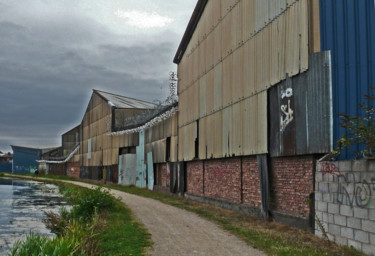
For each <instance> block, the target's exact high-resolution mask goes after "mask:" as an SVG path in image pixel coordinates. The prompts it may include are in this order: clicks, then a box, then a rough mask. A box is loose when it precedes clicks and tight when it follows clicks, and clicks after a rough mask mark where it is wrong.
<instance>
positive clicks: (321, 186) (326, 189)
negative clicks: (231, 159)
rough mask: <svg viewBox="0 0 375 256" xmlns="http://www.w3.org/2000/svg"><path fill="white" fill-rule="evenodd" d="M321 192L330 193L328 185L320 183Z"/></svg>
mask: <svg viewBox="0 0 375 256" xmlns="http://www.w3.org/2000/svg"><path fill="white" fill-rule="evenodd" d="M319 191H321V192H326V193H329V186H328V183H325V182H319Z"/></svg>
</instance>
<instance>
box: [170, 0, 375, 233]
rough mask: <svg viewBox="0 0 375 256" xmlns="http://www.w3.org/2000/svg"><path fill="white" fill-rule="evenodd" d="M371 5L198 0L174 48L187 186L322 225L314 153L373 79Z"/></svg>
mask: <svg viewBox="0 0 375 256" xmlns="http://www.w3.org/2000/svg"><path fill="white" fill-rule="evenodd" d="M373 5H374V2H373V1H370V0H366V1H354V0H348V1H331V0H327V1H326V0H321V1H318V0H277V1H263V0H255V1H247V0H232V1H214V0H199V1H198V3H197V5H196V8H195V10H194V12H193V15H192V18H191V20H190V22H189V24H188V27H187V29H186V32H185V34H184V36H183V38H182V41H181V43H180V46H179V48H178V51H177V53H176V56H175V58H174V62H175V63H176V64H178V78H179V84H178V85H179V86H178V96H179V115H178V117H179V118H178V138H179V142H178V160H179V161H180V162H185V166H186V195H187V196H189V197H191V198H194V199H197V200H202V201H206V202H214V203H216V204H220V205H225V206H227V207H231V208H238V209H242V210H244V211H246V212H253V213H256V214H261V215H263V216H265V217H267V216H269V215H271V216H272V217H273V219H275V220H278V221H282V222H286V223H289V224H292V225H295V226H299V227H310V228H312V227H313V226H314V218H313V209H312V208H311V207H310V206H309V204H308V203H306V202H308V201H309V200H313V198H314V197H313V193H314V174H315V166H316V161H317V160H318V159H320V158H321V157H322V156H324V155H325V154H327V153H329V152H331V151H332V149H333V147H334V141H336V140H337V138H339V137H340V136H341V134H342V133H343V130H342V129H340V127H339V124H338V123H339V120H338V116H337V114H338V113H340V112H344V113H349V114H353V113H357V106H358V104H359V103H360V102H361V101H360V100H361V99H362V98H361V97H362V96H363V95H364V94H366V93H367V92H368V90H369V86H370V85H375V81H374V80H375V68H374V67H375V66H374V63H373V59H374V53H375V48H374V47H373V45H375V40H374V36H375V20H374V17H375V15H374V14H375V13H374V6H373ZM342 157H344V158H345V157H350V154H349V152H344V153H343V154H342ZM311 205H313V204H311Z"/></svg>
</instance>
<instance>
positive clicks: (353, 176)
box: [347, 172, 362, 182]
mask: <svg viewBox="0 0 375 256" xmlns="http://www.w3.org/2000/svg"><path fill="white" fill-rule="evenodd" d="M361 177H362V172H352V173H350V175H347V182H361V181H362V180H361Z"/></svg>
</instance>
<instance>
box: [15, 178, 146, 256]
mask: <svg viewBox="0 0 375 256" xmlns="http://www.w3.org/2000/svg"><path fill="white" fill-rule="evenodd" d="M54 183H55V184H57V185H58V186H59V188H60V192H61V193H62V194H63V195H64V197H65V199H66V200H67V201H68V203H70V204H71V205H73V207H72V208H71V210H69V211H68V210H66V209H65V208H62V209H61V211H60V213H59V214H55V213H52V212H47V213H46V216H47V219H46V220H44V222H45V224H46V226H47V227H48V228H49V229H50V230H51V231H52V232H53V233H55V234H56V237H55V238H53V239H51V238H46V237H41V236H39V235H37V234H33V233H30V234H29V235H28V236H27V238H26V240H25V241H23V242H17V243H16V244H15V245H14V247H13V249H12V250H11V251H10V254H9V255H12V256H13V255H14V256H24V255H25V256H26V255H56V256H57V255H58V256H64V255H144V254H145V251H146V249H147V248H148V247H150V246H151V239H150V235H149V233H148V232H147V231H146V230H145V228H144V227H143V226H142V225H141V224H139V223H138V222H136V221H134V218H133V215H132V213H131V211H130V209H128V208H127V207H126V206H125V205H124V204H122V203H121V202H120V201H119V200H117V199H115V198H114V197H113V196H112V195H110V194H109V192H108V191H107V190H104V189H102V188H97V189H93V190H91V189H87V188H82V187H79V186H75V185H71V184H66V183H61V182H54Z"/></svg>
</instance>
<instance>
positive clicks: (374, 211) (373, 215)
mask: <svg viewBox="0 0 375 256" xmlns="http://www.w3.org/2000/svg"><path fill="white" fill-rule="evenodd" d="M368 217H369V219H370V220H375V209H369V211H368Z"/></svg>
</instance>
